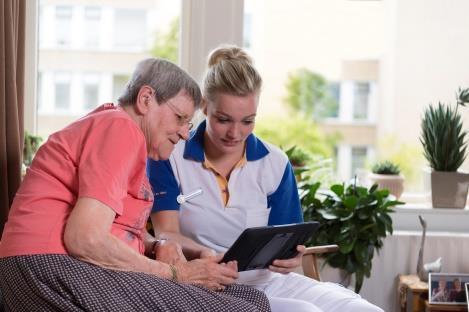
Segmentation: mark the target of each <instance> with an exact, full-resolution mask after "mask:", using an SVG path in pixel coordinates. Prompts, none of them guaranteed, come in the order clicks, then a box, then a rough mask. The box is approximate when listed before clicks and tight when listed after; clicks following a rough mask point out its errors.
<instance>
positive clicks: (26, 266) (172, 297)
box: [0, 255, 270, 312]
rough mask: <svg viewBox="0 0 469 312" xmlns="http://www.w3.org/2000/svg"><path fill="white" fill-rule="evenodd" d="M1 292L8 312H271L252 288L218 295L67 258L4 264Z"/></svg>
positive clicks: (4, 260) (13, 260)
mask: <svg viewBox="0 0 469 312" xmlns="http://www.w3.org/2000/svg"><path fill="white" fill-rule="evenodd" d="M0 286H1V292H2V294H3V300H4V304H5V309H6V311H113V312H114V311H138V312H145V311H152V312H153V311H270V306H269V303H268V300H267V297H266V296H265V295H264V294H263V293H262V292H260V291H258V290H256V289H254V288H251V287H248V286H243V285H231V286H229V287H227V288H226V289H225V290H224V291H223V292H214V291H211V290H208V289H206V288H204V287H201V286H195V285H187V284H180V283H176V282H174V281H171V280H167V279H162V278H158V277H155V276H152V275H148V274H144V273H136V272H122V271H114V270H109V269H104V268H101V267H99V266H95V265H92V264H89V263H86V262H82V261H79V260H77V259H74V258H72V257H70V256H67V255H32V256H16V257H8V258H2V259H0ZM0 310H1V308H0Z"/></svg>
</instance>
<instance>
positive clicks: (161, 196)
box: [147, 159, 180, 212]
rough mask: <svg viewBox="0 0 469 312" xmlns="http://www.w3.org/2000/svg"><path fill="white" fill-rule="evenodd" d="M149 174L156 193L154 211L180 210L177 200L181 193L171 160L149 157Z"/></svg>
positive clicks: (154, 193)
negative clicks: (156, 159)
mask: <svg viewBox="0 0 469 312" xmlns="http://www.w3.org/2000/svg"><path fill="white" fill-rule="evenodd" d="M147 175H148V178H149V180H150V184H151V187H152V189H153V195H154V201H153V209H152V212H157V211H162V210H179V204H178V202H177V200H176V199H177V196H178V195H179V193H180V191H179V185H178V183H177V181H176V178H175V177H174V173H173V170H172V168H171V163H170V162H169V160H158V161H155V160H152V159H148V161H147Z"/></svg>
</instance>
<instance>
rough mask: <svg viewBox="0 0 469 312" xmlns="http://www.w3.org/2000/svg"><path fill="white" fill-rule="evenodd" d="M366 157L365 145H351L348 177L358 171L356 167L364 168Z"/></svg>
mask: <svg viewBox="0 0 469 312" xmlns="http://www.w3.org/2000/svg"><path fill="white" fill-rule="evenodd" d="M366 158H367V148H366V147H361V146H360V147H352V167H351V171H350V177H352V178H353V177H354V176H355V175H356V174H357V173H358V172H357V169H360V168H364V167H365V162H366Z"/></svg>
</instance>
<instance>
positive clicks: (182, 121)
mask: <svg viewBox="0 0 469 312" xmlns="http://www.w3.org/2000/svg"><path fill="white" fill-rule="evenodd" d="M165 104H167V105H168V107H169V108H171V110H172V111H173V113H174V115H176V118H177V120H178V124H179V126H184V125H187V127H188V128H189V130H191V129H192V128H193V127H194V124H193V123H192V122H191V119H190V118H189V117H188V116H187V115H185V114H183V113H181V112H180V111H179V109H178V108H177V107H176V106H175V105H174V104H173V103H171V101H170V100H167V101H166V102H165Z"/></svg>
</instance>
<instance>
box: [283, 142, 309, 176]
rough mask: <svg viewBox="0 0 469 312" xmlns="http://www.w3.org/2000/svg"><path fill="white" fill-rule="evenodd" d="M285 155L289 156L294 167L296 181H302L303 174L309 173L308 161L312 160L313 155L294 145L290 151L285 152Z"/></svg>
mask: <svg viewBox="0 0 469 312" xmlns="http://www.w3.org/2000/svg"><path fill="white" fill-rule="evenodd" d="M285 154H287V157H288V160H289V161H290V163H291V165H292V167H293V171H294V173H295V176H296V180H297V181H300V180H301V175H302V173H303V172H306V171H308V169H309V168H308V166H307V164H308V161H310V160H311V155H310V154H308V153H307V152H305V151H304V150H303V149H301V148H299V147H298V146H296V145H293V146H292V147H290V148H289V149H287V150H285Z"/></svg>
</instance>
